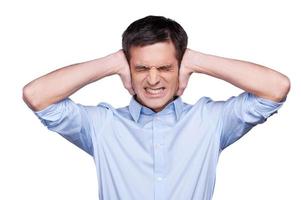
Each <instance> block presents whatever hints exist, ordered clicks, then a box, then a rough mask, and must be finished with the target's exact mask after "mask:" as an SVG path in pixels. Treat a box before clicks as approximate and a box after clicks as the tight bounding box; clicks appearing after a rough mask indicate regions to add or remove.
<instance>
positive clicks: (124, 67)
mask: <svg viewBox="0 0 301 200" xmlns="http://www.w3.org/2000/svg"><path fill="white" fill-rule="evenodd" d="M115 55H116V59H117V62H118V66H119V68H118V70H117V74H118V75H119V76H120V78H121V81H122V83H123V86H124V87H125V89H127V90H128V91H129V93H130V94H131V95H135V92H134V90H133V87H132V79H131V72H130V66H129V64H128V62H127V59H126V57H125V54H124V52H123V50H122V49H120V50H119V51H117V52H116V53H115Z"/></svg>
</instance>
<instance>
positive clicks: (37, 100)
mask: <svg viewBox="0 0 301 200" xmlns="http://www.w3.org/2000/svg"><path fill="white" fill-rule="evenodd" d="M113 74H118V75H119V76H120V77H121V79H122V82H123V85H124V87H125V88H126V89H127V90H128V91H129V92H130V93H131V94H133V90H132V86H131V78H130V70H129V66H128V63H127V61H126V58H125V56H124V54H123V51H122V50H119V51H117V52H116V53H113V54H110V55H108V56H105V57H102V58H98V59H95V60H91V61H87V62H83V63H79V64H74V65H70V66H66V67H63V68H60V69H58V70H55V71H53V72H50V73H49V74H46V75H44V76H42V77H40V78H37V79H35V80H33V81H31V82H30V83H28V84H27V85H25V86H24V87H23V100H24V101H25V103H26V104H27V105H28V106H29V107H30V108H31V109H32V110H34V111H39V110H42V109H44V108H46V107H47V106H49V105H51V104H53V103H56V102H58V101H60V100H62V99H64V98H66V97H68V96H70V95H71V94H73V93H74V92H76V91H77V90H79V89H80V88H82V87H84V86H85V85H87V84H89V83H92V82H94V81H97V80H99V79H101V78H103V77H106V76H110V75H113Z"/></svg>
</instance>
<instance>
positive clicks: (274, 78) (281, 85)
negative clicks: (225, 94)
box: [194, 52, 290, 101]
mask: <svg viewBox="0 0 301 200" xmlns="http://www.w3.org/2000/svg"><path fill="white" fill-rule="evenodd" d="M196 55H197V56H195V68H194V70H195V72H199V73H204V74H208V75H210V76H213V77H216V78H219V79H222V80H225V81H227V82H229V83H231V84H233V85H235V86H237V87H239V88H241V89H243V90H245V91H247V92H250V93H253V94H255V95H256V96H259V97H262V98H266V99H270V100H272V101H281V100H283V98H285V97H286V95H287V93H288V91H289V88H290V82H289V79H288V78H287V77H286V76H285V75H283V74H281V73H279V72H277V71H275V70H272V69H270V68H267V67H264V66H260V65H257V64H254V63H250V62H246V61H240V60H234V59H229V58H222V57H218V56H213V55H207V54H202V53H200V52H197V54H196Z"/></svg>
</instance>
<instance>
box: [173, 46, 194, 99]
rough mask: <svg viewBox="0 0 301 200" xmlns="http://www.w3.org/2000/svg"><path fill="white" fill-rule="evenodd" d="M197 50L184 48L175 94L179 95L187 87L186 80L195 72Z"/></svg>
mask: <svg viewBox="0 0 301 200" xmlns="http://www.w3.org/2000/svg"><path fill="white" fill-rule="evenodd" d="M196 61H197V52H196V51H193V50H191V49H188V48H187V49H186V51H185V53H184V56H183V58H182V61H181V65H180V72H179V89H178V91H177V95H178V96H181V95H182V94H183V92H184V90H185V89H186V87H187V84H188V80H189V78H190V76H191V74H192V73H193V72H196V70H195V68H196V64H195V63H196Z"/></svg>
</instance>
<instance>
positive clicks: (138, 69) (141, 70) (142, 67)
mask: <svg viewBox="0 0 301 200" xmlns="http://www.w3.org/2000/svg"><path fill="white" fill-rule="evenodd" d="M147 70H148V68H147V67H145V66H137V67H136V71H138V72H143V71H147Z"/></svg>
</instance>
